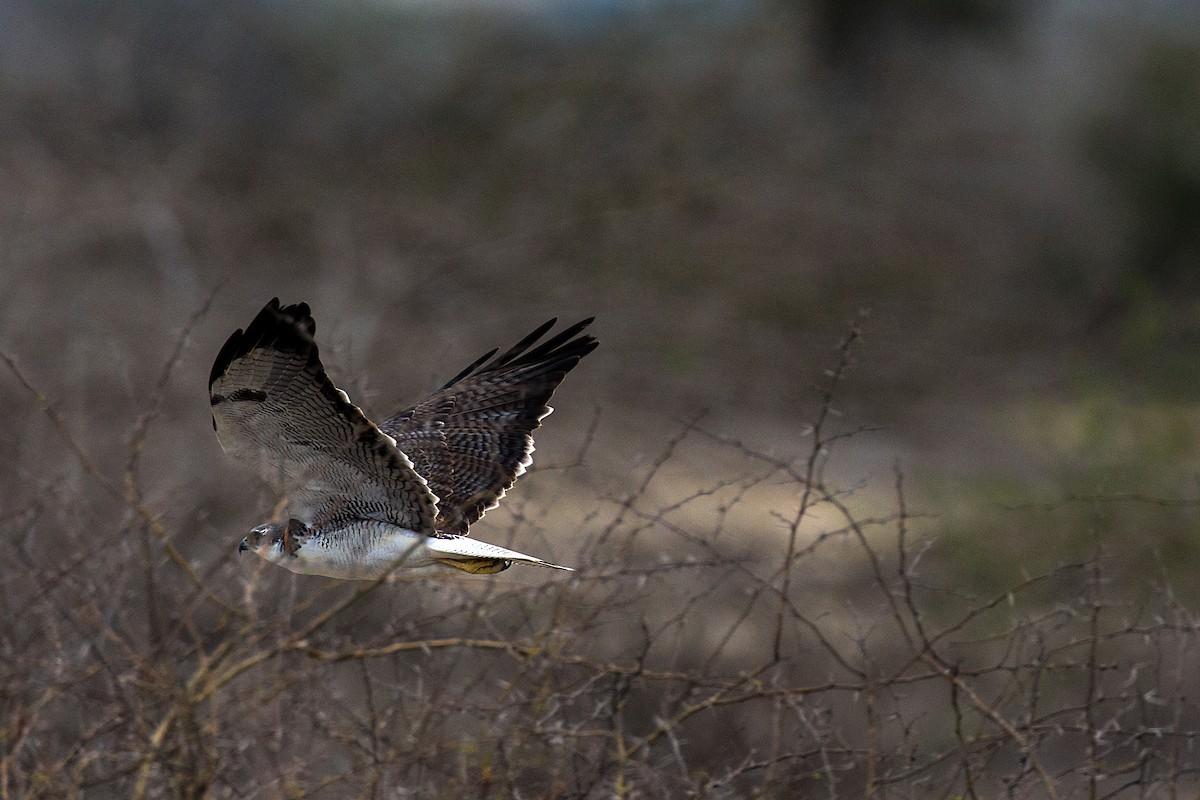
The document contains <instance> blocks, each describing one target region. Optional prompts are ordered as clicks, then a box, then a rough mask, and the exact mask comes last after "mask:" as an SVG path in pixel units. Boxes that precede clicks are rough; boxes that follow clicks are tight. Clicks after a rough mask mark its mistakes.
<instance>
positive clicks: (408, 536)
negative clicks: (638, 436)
mask: <svg viewBox="0 0 1200 800" xmlns="http://www.w3.org/2000/svg"><path fill="white" fill-rule="evenodd" d="M555 322H556V320H550V321H549V322H546V323H545V324H543V325H541V326H539V327H538V328H537V329H536V330H535V331H533V332H532V333H530V334H529V335H528V336H526V337H525V338H524V339H522V340H521V341H520V342H518V343H517V344H516V345H514V346H513V347H512V348H510V349H509V350H507V351H506V352H505V353H503V354H502V355H500V356H498V357H495V358H493V356H495V355H496V352H497V351H496V350H493V351H491V352H489V353H487V354H485V355H484V356H482V357H481V358H478V359H476V360H475V361H474V362H472V363H471V364H470V365H469V366H468V367H467V368H466V369H464V370H462V371H461V372H459V373H458V374H457V375H456V376H455V377H454V378H452V379H451V380H450V381H449V382H448V383H447V384H445V385H444V386H442V387H441V388H440V389H438V390H437V391H435V392H434V393H433V394H431V395H430V396H429V397H427V398H425V399H424V400H422V401H421V402H419V403H417V404H416V405H414V406H412V407H410V408H408V409H406V410H404V411H402V412H400V413H399V414H396V415H395V416H393V417H392V418H390V419H388V420H387V421H386V422H384V423H383V424H382V425H381V426H379V427H376V426H375V425H374V424H373V423H372V422H371V421H370V420H369V419H367V418H366V416H365V415H364V414H363V413H362V411H361V410H360V409H359V408H358V407H357V406H355V405H354V404H353V403H351V402H350V399H349V398H348V397H347V396H346V394H345V392H343V391H341V390H340V389H338V388H337V387H336V386H334V385H333V382H332V381H331V380H330V379H329V376H328V375H327V374H326V372H325V369H324V367H323V366H322V364H321V360H320V357H319V355H318V352H317V345H316V342H315V341H314V335H315V333H316V322H315V321H314V320H313V318H312V314H311V313H310V311H309V307H308V305H307V304H305V303H299V304H296V305H289V306H280V304H279V300H278V298H276V299H273V300H271V302H270V303H268V304H267V305H266V306H265V307H264V308H263V309H262V311H260V312H259V314H258V315H257V316H256V317H255V318H254V321H253V322H251V323H250V325H249V326H247V328H246V329H245V330H244V331H243V330H241V329H239V330H237V331H235V332H234V333H233V335H232V336H230V337H229V339H228V341H226V342H225V345H224V347H222V348H221V351H220V352H219V353H218V355H217V358H216V361H215V362H214V364H213V367H212V372H211V373H210V375H209V399H210V402H211V404H212V414H213V427H214V428H215V429H216V431H217V437H218V439H219V440H220V442H221V445H222V447H224V448H225V450H226V451H227V452H229V453H230V454H231V455H232V456H233V457H234V458H236V459H238V460H239V461H241V462H243V463H244V464H246V465H248V466H250V467H251V468H253V469H254V470H255V471H256V472H257V473H258V474H259V475H260V476H261V477H262V478H263V479H264V480H265V481H267V483H269V484H270V485H271V486H272V487H273V488H275V489H276V490H277V491H279V492H280V493H282V494H285V495H286V496H287V501H288V516H287V521H286V522H282V521H276V522H272V523H268V524H265V525H260V526H258V527H257V528H255V529H254V530H253V531H251V534H250V536H248V537H246V539H244V540H243V541H242V545H241V549H242V550H250V549H252V550H254V552H255V553H257V554H258V555H260V556H261V557H263V558H265V559H267V560H268V561H272V562H274V563H277V564H279V565H281V566H284V567H286V568H287V569H290V570H292V571H294V572H300V573H307V574H316V575H327V576H330V577H337V578H367V579H370V578H378V577H381V576H383V575H386V574H388V573H389V572H390V571H392V570H393V569H397V568H401V567H403V568H406V569H409V568H423V567H434V566H437V565H443V566H450V567H454V568H456V569H460V570H463V571H465V572H470V573H477V574H489V573H494V572H499V571H501V570H504V569H507V568H508V567H509V565H510V564H512V563H514V562H519V563H525V564H531V565H534V566H541V567H551V568H554V569H569V568H568V567H561V566H559V565H557V564H551V563H549V562H547V561H543V560H542V559H540V558H536V557H534V556H528V555H525V554H523V553H519V552H517V551H515V550H508V549H506V548H503V547H497V546H496V545H491V544H487V543H485V542H479V541H476V540H472V539H469V538H467V537H466V533H467V529H468V528H469V527H470V526H471V524H472V523H473V522H475V521H477V520H478V519H479V518H480V517H482V516H483V514H484V512H486V511H487V510H488V509H490V508H493V507H495V505H496V504H497V503H498V502H499V500H500V498H501V497H503V495H504V493H505V491H506V490H507V489H508V488H510V487H511V486H512V485H513V483H514V482H515V481H516V479H517V478H518V477H520V475H521V474H522V473H523V472H524V471H525V468H526V467H528V466H529V464H530V463H531V462H532V453H533V438H532V436H531V434H532V432H533V431H534V430H535V429H536V428H537V427H538V425H539V424H540V422H541V420H542V419H543V418H544V417H545V416H546V415H547V414H549V413H550V407H549V406H548V405H546V403H547V401H549V399H550V396H551V395H552V394H553V393H554V390H555V389H556V388H557V387H558V385H559V383H560V382H561V381H562V379H563V376H565V375H566V374H567V373H568V372H569V371H571V369H573V368H574V367H575V365H576V364H578V363H579V360H580V359H581V358H583V357H584V356H585V355H587V354H588V353H590V352H591V351H592V350H594V349H595V348H596V345H597V342H596V340H595V339H594V338H592V337H591V336H587V335H581V334H582V331H583V329H584V328H586V327H587V326H588V325H589V324H590V323H591V322H592V320H591V319H586V320H583V321H582V322H579V323H577V324H575V325H572V326H570V327H568V328H566V329H565V330H563V331H561V332H560V333H558V334H556V335H555V336H552V337H551V338H549V339H547V340H546V341H545V342H542V343H541V344H538V341H539V340H540V339H542V337H543V336H545V334H546V333H547V332H548V331H549V330H550V329H551V328H552V327H553V326H554V324H555ZM439 498H441V499H440V500H439Z"/></svg>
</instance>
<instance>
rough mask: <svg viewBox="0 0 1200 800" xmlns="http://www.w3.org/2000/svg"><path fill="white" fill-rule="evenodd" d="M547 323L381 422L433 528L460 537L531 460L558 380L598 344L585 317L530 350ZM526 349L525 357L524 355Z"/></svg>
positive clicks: (476, 362) (549, 324)
mask: <svg viewBox="0 0 1200 800" xmlns="http://www.w3.org/2000/svg"><path fill="white" fill-rule="evenodd" d="M555 322H557V320H555V319H552V320H550V321H549V322H547V323H545V324H544V325H542V326H540V327H539V328H538V329H537V330H535V331H534V332H533V333H531V334H529V335H528V336H526V337H525V338H524V339H522V340H521V341H520V342H519V343H518V344H517V345H516V346H514V347H513V348H512V349H511V350H509V351H508V352H506V353H504V354H503V355H501V356H498V357H497V358H495V359H493V360H492V361H491V362H490V363H486V362H487V361H488V359H489V358H491V357H492V356H494V355H495V354H496V351H495V350H493V351H491V352H490V353H487V354H485V355H484V356H483V357H481V358H479V359H478V360H476V361H475V362H474V363H473V364H471V365H470V366H469V367H467V368H466V369H464V370H463V371H462V372H460V373H459V374H458V375H456V376H454V378H452V379H451V380H450V382H449V383H447V384H446V385H445V386H443V387H442V388H441V389H439V390H437V391H436V392H434V393H433V394H431V395H430V396H429V397H427V398H425V399H424V400H422V401H421V402H419V403H417V404H416V405H414V406H412V407H411V408H408V409H405V410H404V411H401V412H400V413H399V414H396V415H395V416H394V417H391V418H390V419H388V420H385V421H384V422H383V423H382V424H381V425H380V427H381V428H382V429H383V431H384V432H385V433H387V434H388V435H389V436H392V437H394V438H395V440H396V442H397V444H398V446H399V447H400V449H401V450H403V451H404V452H405V453H407V454H408V456H409V458H411V459H412V461H413V465H414V466H415V467H416V470H417V472H419V473H420V474H421V475H423V476H425V479H426V480H427V481H429V486H430V488H431V489H432V490H433V491H434V493H435V494H437V496H438V497H439V498H440V500H439V502H438V521H437V526H438V530H439V531H444V532H449V533H455V534H465V533H466V532H467V528H469V527H470V525H471V524H472V523H473V522H475V521H476V520H478V519H479V518H480V517H482V516H483V514H484V512H486V511H488V510H489V509H492V508H495V507H496V505H497V504H498V503H499V502H500V498H501V497H503V496H504V493H505V492H506V491H507V490H508V488H509V487H510V486H512V485H513V483H514V482H515V481H516V480H517V478H518V477H520V476H521V474H522V473H524V472H525V468H526V467H528V466H529V465H530V464H531V463H533V437H532V436H531V434H532V433H533V431H534V430H536V429H537V427H538V425H539V424H540V423H541V420H542V419H543V418H544V417H545V416H546V415H548V414H549V413H550V412H551V411H552V409H551V408H550V407H549V406H547V405H546V403H547V402H548V401H549V400H550V395H552V394H554V390H555V389H556V388H558V384H559V383H561V382H562V379H563V376H565V375H566V374H567V373H568V372H570V371H571V369H573V368H574V366H575V365H576V364H578V363H579V359H581V358H583V357H584V356H585V355H587V354H588V353H590V352H592V350H594V349H596V345H597V344H598V343H597V341H596V340H595V339H594V338H593V337H591V336H579V335H578V334H579V333H580V332H581V331H582V330H583V329H584V328H586V327H587V326H588V325H589V324H591V322H592V320H591V319H585V320H584V321H582V322H579V323H577V324H575V325H572V326H571V327H569V328H567V329H566V330H564V331H562V332H561V333H559V334H557V335H556V336H554V337H553V338H551V339H548V340H547V341H545V342H543V343H542V344H540V345H538V346H537V347H536V348H534V349H532V350H530V349H529V348H530V347H532V346H533V345H534V343H536V342H537V340H538V339H540V338H542V336H543V335H545V333H546V332H547V331H549V330H550V329H551V328H552V327H554V323H555ZM526 351H528V352H526Z"/></svg>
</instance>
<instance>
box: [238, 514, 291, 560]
mask: <svg viewBox="0 0 1200 800" xmlns="http://www.w3.org/2000/svg"><path fill="white" fill-rule="evenodd" d="M285 527H286V526H285V525H283V524H282V523H279V522H271V523H268V524H266V525H259V526H258V527H257V528H255V529H254V530H252V531H250V535H249V536H247V537H246V538H245V539H242V543H241V544H239V545H238V552H239V553H244V552H246V551H247V550H250V551H252V552H254V553H256V554H257V555H260V556H262V557H263V558H266V557H267V551H268V550H269V549H270V548H271V546H272V545H273V544H275V543H276V542H278V541H280V540H281V539H282V538H283V529H284V528H285Z"/></svg>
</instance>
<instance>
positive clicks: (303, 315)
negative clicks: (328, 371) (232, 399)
mask: <svg viewBox="0 0 1200 800" xmlns="http://www.w3.org/2000/svg"><path fill="white" fill-rule="evenodd" d="M316 332H317V322H316V320H314V319H313V317H312V312H311V310H310V309H309V307H308V303H297V304H295V305H290V306H280V305H279V298H278V297H273V298H271V301H270V302H269V303H267V304H266V305H265V306H263V308H262V310H261V311H259V312H258V315H257V316H255V317H254V321H253V322H251V323H250V324H249V325H248V326H246V329H245V330H242V329H241V328H238V329H237V330H236V331H234V332H233V334H232V335H231V336H230V337H229V338H228V339H227V340H225V344H224V345H223V346H222V347H221V350H220V351H219V352H218V353H217V357H216V360H214V361H213V365H212V370H211V371H210V372H209V373H208V385H209V388H210V389H211V388H212V385H213V384H214V383H215V382H216V380H217V378H220V377H221V376H222V375H223V374H224V373H225V370H227V369H228V368H229V365H230V364H232V363H233V362H234V361H236V360H237V359H239V358H242V357H243V356H246V355H248V354H249V353H250V351H251V350H253V349H255V348H256V347H262V346H264V345H268V344H269V345H272V346H274V347H276V348H278V349H280V350H284V351H289V352H309V353H311V355H312V357H313V358H315V357H316V344H315V343H314V342H313V336H314V335H315V334H316Z"/></svg>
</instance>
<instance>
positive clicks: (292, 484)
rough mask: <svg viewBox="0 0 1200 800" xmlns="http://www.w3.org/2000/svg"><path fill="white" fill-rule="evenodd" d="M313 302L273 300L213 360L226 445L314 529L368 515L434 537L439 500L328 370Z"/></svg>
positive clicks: (212, 391)
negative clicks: (284, 303)
mask: <svg viewBox="0 0 1200 800" xmlns="http://www.w3.org/2000/svg"><path fill="white" fill-rule="evenodd" d="M316 327H317V326H316V322H315V321H314V320H313V318H312V315H311V314H310V313H309V308H308V305H307V304H306V303H300V304H299V305H292V306H283V307H282V308H281V307H280V306H279V299H278V298H275V299H274V300H272V301H271V302H270V303H267V305H266V306H265V307H264V308H263V310H262V311H260V312H259V313H258V316H256V317H255V318H254V321H253V322H251V323H250V326H249V327H247V328H246V330H245V331H242V330H240V329H239V330H237V331H235V332H234V334H233V335H232V336H230V337H229V340H228V341H227V342H225V346H224V347H222V348H221V352H220V353H219V354H218V355H217V360H216V362H214V363H213V368H212V373H211V374H210V375H209V380H208V384H209V399H210V401H211V403H212V414H213V427H214V428H215V429H216V431H217V438H218V439H220V441H221V446H222V447H224V448H225V451H226V452H228V453H229V454H230V455H232V456H233V457H234V458H236V459H238V460H239V461H241V462H242V463H244V464H246V465H247V466H249V467H251V468H253V469H254V470H255V471H256V472H258V474H259V475H260V476H262V478H263V479H264V480H266V481H267V482H268V483H269V484H270V485H271V486H272V487H274V488H275V489H276V490H278V491H280V492H282V493H286V494H287V495H288V505H289V508H288V513H289V514H290V515H291V516H293V517H295V518H297V519H299V520H300V521H301V522H304V523H305V524H306V525H309V526H310V527H314V526H323V525H325V524H328V523H330V522H336V521H339V520H342V519H350V518H359V517H362V518H367V519H377V520H382V521H386V522H391V523H393V524H396V525H400V526H402V527H405V528H408V529H409V530H413V531H418V532H423V533H432V532H433V530H434V520H435V518H436V516H437V497H435V496H434V495H433V493H432V492H431V491H430V489H429V486H428V485H427V484H426V482H425V480H424V479H423V478H422V477H421V476H420V475H418V474H417V473H416V472H415V471H414V470H413V466H412V463H411V462H410V461H409V460H408V458H407V457H405V455H404V453H402V452H401V451H400V450H399V449H397V447H396V443H395V441H394V440H393V439H392V438H391V437H389V436H387V435H385V434H384V433H382V432H381V431H380V430H379V428H377V427H376V426H375V425H374V424H373V423H372V422H371V421H370V420H368V419H367V418H366V417H365V416H364V415H363V413H362V411H360V410H359V409H358V407H357V406H355V405H354V404H352V403H351V402H350V399H349V398H348V397H347V396H346V394H345V392H343V391H341V390H340V389H338V388H337V387H336V386H334V385H333V382H332V381H331V380H329V376H328V375H327V374H325V369H324V367H322V366H321V359H320V358H319V357H318V355H317V345H316V342H315V341H314V340H313V334H314V333H315V332H316Z"/></svg>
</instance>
